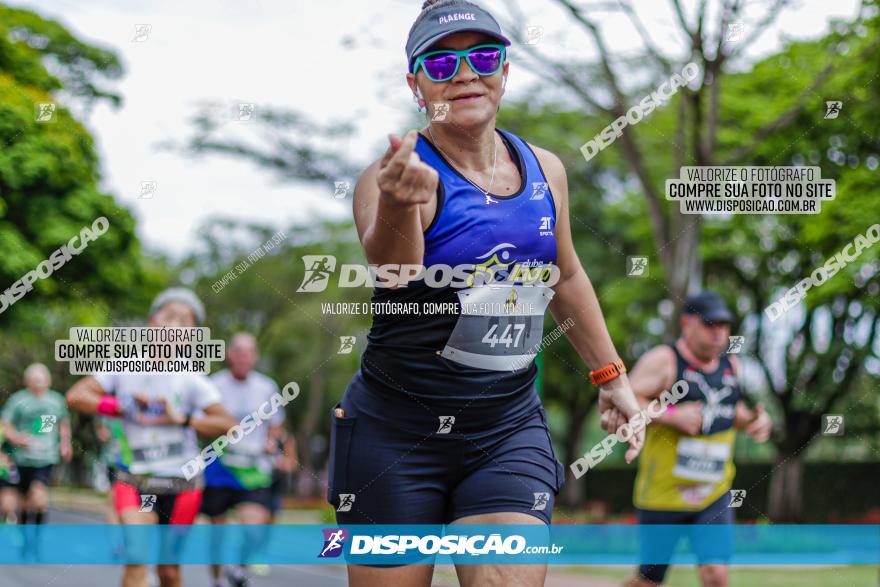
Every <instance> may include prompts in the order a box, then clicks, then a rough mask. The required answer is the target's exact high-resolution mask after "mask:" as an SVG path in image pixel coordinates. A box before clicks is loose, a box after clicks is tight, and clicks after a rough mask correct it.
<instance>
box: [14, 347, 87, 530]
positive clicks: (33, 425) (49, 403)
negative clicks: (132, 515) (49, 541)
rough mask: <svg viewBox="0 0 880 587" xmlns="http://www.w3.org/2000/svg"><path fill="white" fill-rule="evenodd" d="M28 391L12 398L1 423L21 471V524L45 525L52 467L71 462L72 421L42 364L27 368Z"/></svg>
mask: <svg viewBox="0 0 880 587" xmlns="http://www.w3.org/2000/svg"><path fill="white" fill-rule="evenodd" d="M24 383H25V389H22V390H19V391H17V392H15V393H14V394H12V396H10V398H9V400H8V401H7V402H6V405H5V406H4V407H3V412H2V414H0V421H2V423H3V431H4V433H5V435H6V438H7V440H8V441H9V443H10V444H11V445H12V447H13V450H12V458H13V461H14V462H15V465H16V468H17V469H18V477H19V481H18V492H19V495H20V496H21V498H22V499H23V500H24V503H23V506H22V507H21V508H20V509H21V514H20V516H19V519H18V521H19V523H21V524H27V523H29V522H31V523H35V524H42V523H43V521H44V519H45V514H46V506H47V503H48V494H47V489H46V488H47V486H48V484H49V477H50V475H51V473H52V467H53V466H54V465H56V464H58V461H59V460H60V459H64V461H65V462H67V461H69V460H70V457H71V450H70V419H69V417H68V413H67V402H66V401H65V400H64V396H63V395H61V394H60V393H58V392H57V391H54V390H52V389H49V385H50V384H51V383H52V378H51V376H50V375H49V369H47V368H46V366H45V365H43V364H42V363H34V364H33V365H31V366H29V367H28V368H27V369H25V372H24Z"/></svg>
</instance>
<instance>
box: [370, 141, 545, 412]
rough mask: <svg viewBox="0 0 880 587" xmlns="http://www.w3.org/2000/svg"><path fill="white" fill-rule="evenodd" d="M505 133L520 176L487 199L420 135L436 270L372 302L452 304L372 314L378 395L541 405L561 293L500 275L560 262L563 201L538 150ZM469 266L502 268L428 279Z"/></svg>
mask: <svg viewBox="0 0 880 587" xmlns="http://www.w3.org/2000/svg"><path fill="white" fill-rule="evenodd" d="M497 132H498V133H499V134H500V135H501V138H502V140H503V142H504V144H505V146H506V147H507V149H508V152H509V153H510V156H511V159H513V161H514V162H515V163H516V164H517V167H518V169H519V172H520V177H521V185H520V187H519V189H518V190H517V191H516V192H515V193H513V194H511V195H508V196H499V195H494V194H491V193H490V194H489V195H488V196H487V195H486V194H485V193H484V192H482V191H481V190H480V189H478V188H477V187H476V186H475V185H474V184H473V183H472V182H470V181H469V180H467V179H466V178H464V177H463V176H462V175H461V174H460V173H459V172H458V171H456V170H455V169H454V168H453V167H452V166H451V165H450V164H449V163H448V162H447V161H446V159H445V158H444V156H443V155H442V154H441V153H440V152H439V151H438V150H437V149H436V148H435V147H434V146H433V145H432V144H431V143H430V141H428V139H426V138H425V137H424V136H422V135H421V134H420V135H419V137H418V142H417V144H416V147H415V150H416V152H417V153H418V155H419V157H420V158H421V159H422V161H424V162H425V163H427V164H428V165H430V166H431V167H433V168H434V169H436V170H437V172H438V174H439V184H438V189H437V209H436V212H435V216H434V219H433V221H432V222H431V224H430V225H429V226H428V228H427V229H426V230H425V234H424V238H425V254H424V260H423V265H425V266H426V267H427V268H428V274H427V275H426V276H425V277H424V278H423V279H419V280H417V281H414V282H410V283H409V284H408V285H407V287H405V288H397V289H391V288H383V287H377V288H374V290H373V300H372V301H373V302H374V303H378V304H382V303H386V302H391V303H405V304H417V305H418V306H419V307H420V308H429V307H430V308H448V309H449V311H437V312H425V313H421V314H417V315H413V314H394V313H385V314H381V313H377V314H374V316H373V324H372V327H371V329H370V333H369V335H368V337H367V347H366V349H365V351H364V354H363V356H362V360H361V372H360V377H361V378H362V379H363V381H364V382H365V383H366V384H367V386H368V387H369V388H370V389H371V390H372V391H373V392H374V393H376V394H379V395H382V396H385V397H387V398H389V399H395V400H400V399H404V398H408V399H409V400H410V401H406V402H405V403H407V404H413V401H411V400H415V402H416V403H423V404H426V405H431V406H434V407H441V406H450V407H453V406H458V407H460V406H461V405H462V404H463V403H466V404H468V405H471V406H472V407H479V408H482V409H484V412H483V413H484V414H486V415H487V416H490V415H491V414H497V413H498V411H497V410H492V407H493V406H494V407H497V408H499V410H501V411H502V412H503V414H504V415H509V414H511V413H514V412H517V411H520V410H525V409H528V408H529V407H533V406H534V405H536V404H537V403H538V399H537V396H536V394H535V392H534V387H533V384H534V381H535V378H536V376H537V368H536V366H535V364H534V360H533V358H534V354H535V352H536V351H537V349H536V347H537V345H538V344H539V343H540V340H541V336H542V331H543V321H544V308H545V307H546V305H547V303H549V300H550V298H552V296H553V291H552V289H550V288H549V287H546V286H538V285H535V282H534V281H533V282H532V283H531V285H528V284H522V285H516V284H517V283H522V282H519V281H517V280H516V279H513V280H511V281H508V286H507V287H498V285H499V283H498V281H501V280H504V279H505V278H509V277H512V275H511V274H516V275H519V276H522V275H528V274H530V273H531V274H532V276H535V275H537V274H538V273H539V272H541V271H544V270H547V269H548V268H551V267H552V268H554V269H555V263H556V238H555V225H556V208H555V205H554V202H553V196H552V194H551V192H550V189H549V185H548V182H547V178H546V177H545V175H544V173H543V170H542V169H541V165H540V163H539V162H538V159H537V157H536V155H535V153H534V152H533V151H532V149H531V148H530V147H529V146H528V145H527V144H526V143H525V141H523V140H522V139H520V138H519V137H517V136H516V135H514V134H512V133H509V132H506V131H502V130H498V131H497ZM468 264H472V265H474V266H477V267H480V268H482V269H483V270H486V271H492V272H494V274H495V279H496V280H498V281H495V282H494V283H492V284H488V285H480V284H479V280H477V282H475V283H471V284H470V285H469V284H467V283H461V282H459V283H458V284H457V285H456V284H453V285H444V286H437V284H438V283H439V282H440V281H441V277H442V275H443V273H442V272H440V271H438V272H437V273H433V275H434V276H435V277H434V280H433V286H432V285H429V284H430V283H432V280H431V279H430V278H429V277H428V275H430V274H432V271H433V269H435V268H438V267H440V268H442V266H443V265H445V266H449V267H451V268H454V267H456V266H459V265H468ZM545 275H546V274H545ZM413 405H415V404H413Z"/></svg>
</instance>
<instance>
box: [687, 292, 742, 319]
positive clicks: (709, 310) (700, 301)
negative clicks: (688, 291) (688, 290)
mask: <svg viewBox="0 0 880 587" xmlns="http://www.w3.org/2000/svg"><path fill="white" fill-rule="evenodd" d="M681 311H682V313H684V314H696V315H697V316H699V317H700V318H701V319H702V320H703V322H733V314H731V313H730V310H728V309H727V304H726V303H724V299H723V298H722V297H721V296H719V295H718V294H717V293H715V292H714V291H708V290H707V291H702V292H700V293H698V294H693V295H690V296H688V297H687V299H686V300H685V301H684V308H682V310H681Z"/></svg>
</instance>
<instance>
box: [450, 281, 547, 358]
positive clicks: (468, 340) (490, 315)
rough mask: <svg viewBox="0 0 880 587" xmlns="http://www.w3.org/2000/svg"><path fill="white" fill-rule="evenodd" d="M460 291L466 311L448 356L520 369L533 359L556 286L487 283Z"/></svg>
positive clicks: (456, 329)
mask: <svg viewBox="0 0 880 587" xmlns="http://www.w3.org/2000/svg"><path fill="white" fill-rule="evenodd" d="M457 293H458V301H459V303H460V304H461V315H460V316H459V318H458V322H456V324H455V329H454V330H453V331H452V334H451V335H450V336H449V340H448V341H447V343H446V347H445V348H444V349H443V352H442V353H441V355H442V356H443V357H444V358H446V359H449V360H450V361H455V362H456V363H461V364H463V365H468V366H469V367H477V368H480V369H488V370H490V371H517V370H520V369H525V368H526V367H528V366H529V365H530V364H531V363H532V360H533V359H534V358H535V355H536V354H537V352H538V348H539V346H540V344H541V335H542V334H543V331H544V312H545V311H546V309H547V305H548V304H549V303H550V300H551V299H553V294H554V292H553V290H552V289H550V288H549V287H546V286H539V285H525V286H524V285H517V286H497V285H484V286H480V287H471V288H468V289H464V290H461V291H459V292H457Z"/></svg>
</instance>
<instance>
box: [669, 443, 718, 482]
mask: <svg viewBox="0 0 880 587" xmlns="http://www.w3.org/2000/svg"><path fill="white" fill-rule="evenodd" d="M729 459H730V445H729V444H726V443H721V442H708V441H705V440H701V439H699V438H681V439H679V441H678V446H677V447H676V449H675V468H674V469H673V470H672V474H673V475H675V476H676V477H679V478H681V479H688V480H690V481H704V482H707V481H708V482H714V483H718V482H720V481H722V480H723V479H724V466H725V465H726V464H727V461H728V460H729Z"/></svg>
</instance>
